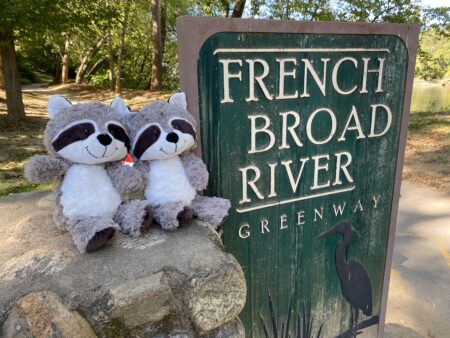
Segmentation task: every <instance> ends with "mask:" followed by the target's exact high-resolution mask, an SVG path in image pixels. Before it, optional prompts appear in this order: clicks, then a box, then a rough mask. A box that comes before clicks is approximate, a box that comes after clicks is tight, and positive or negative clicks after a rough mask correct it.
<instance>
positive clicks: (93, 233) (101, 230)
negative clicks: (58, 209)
mask: <svg viewBox="0 0 450 338" xmlns="http://www.w3.org/2000/svg"><path fill="white" fill-rule="evenodd" d="M116 229H119V226H118V225H117V224H116V223H115V222H114V221H113V220H112V219H108V218H100V217H86V218H81V219H75V220H68V230H69V232H70V233H71V234H72V237H73V241H74V243H75V245H76V246H77V248H78V250H79V251H80V252H92V251H96V250H98V249H100V248H101V247H102V246H104V245H105V244H106V242H108V241H109V240H110V239H111V238H112V236H113V235H114V231H115V230H116Z"/></svg>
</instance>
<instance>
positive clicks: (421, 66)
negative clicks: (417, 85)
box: [416, 27, 450, 81]
mask: <svg viewBox="0 0 450 338" xmlns="http://www.w3.org/2000/svg"><path fill="white" fill-rule="evenodd" d="M444 32H447V33H444V34H443V33H442V32H441V31H440V30H439V29H438V28H436V27H432V28H430V29H429V30H428V31H425V32H422V34H421V36H420V49H419V52H418V57H417V65H416V76H417V77H419V78H422V79H424V80H427V81H436V80H440V79H443V78H444V77H446V76H447V77H448V76H449V75H450V36H449V35H448V31H444Z"/></svg>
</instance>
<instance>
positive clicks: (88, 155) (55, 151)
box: [25, 93, 230, 252]
mask: <svg viewBox="0 0 450 338" xmlns="http://www.w3.org/2000/svg"><path fill="white" fill-rule="evenodd" d="M48 111H49V115H50V121H49V122H48V124H47V127H46V129H45V135H44V144H45V146H46V148H47V151H48V152H49V154H50V155H36V156H34V157H33V158H32V159H31V160H30V162H28V163H27V164H26V166H25V176H26V177H27V179H28V180H29V181H31V182H32V183H35V184H43V183H49V182H53V181H59V182H60V184H59V186H58V187H57V188H56V196H55V209H54V221H55V223H56V225H57V226H58V227H59V228H61V229H63V230H68V231H69V232H70V233H71V234H72V236H73V239H74V242H75V245H76V246H77V248H78V249H79V250H80V251H81V252H92V251H95V250H98V249H100V248H101V247H102V246H103V245H105V243H106V242H107V241H108V240H109V239H110V238H112V236H113V234H114V232H115V230H120V231H122V232H124V233H127V234H129V235H131V236H139V235H140V234H141V233H142V231H144V230H145V229H146V228H148V227H149V226H150V224H151V223H152V220H153V219H155V220H156V221H157V222H158V223H159V224H160V225H161V227H162V228H163V229H166V230H173V229H176V228H177V227H178V226H179V224H180V223H183V222H185V221H186V220H188V219H190V218H192V216H193V215H195V216H197V217H199V218H200V219H202V220H204V221H206V222H208V223H210V224H211V225H213V226H214V227H216V228H217V227H219V226H220V225H221V224H222V223H223V221H224V219H225V217H226V216H227V215H228V210H229V208H230V202H229V201H228V200H226V199H223V198H216V197H204V196H201V195H198V194H197V192H199V191H202V190H203V189H205V187H206V185H207V183H208V171H207V169H206V166H205V164H204V163H203V161H202V160H201V159H200V158H199V157H197V156H195V155H194V154H192V153H190V150H192V149H193V148H194V146H195V141H196V136H197V134H196V123H195V119H194V118H193V116H192V115H191V114H190V113H189V112H188V111H187V109H186V97H185V95H184V93H177V94H174V95H173V96H172V97H171V98H170V99H169V102H168V103H164V102H160V101H157V102H154V103H151V104H148V105H146V106H144V108H143V110H142V111H140V112H130V111H129V109H128V108H127V106H126V105H125V103H124V102H123V101H122V100H121V99H120V98H119V97H116V98H115V99H114V100H113V102H112V103H111V106H108V105H104V104H102V103H87V104H77V105H72V104H71V103H70V102H69V101H68V100H67V99H65V98H63V97H60V96H55V97H52V98H51V99H50V100H49V102H48ZM129 152H131V153H132V154H133V157H134V159H135V165H134V166H133V167H131V166H127V165H123V164H122V162H121V161H122V160H123V159H124V158H125V157H126V156H127V154H128V153H129ZM142 192H143V193H144V196H145V199H142V200H138V199H135V200H128V201H124V199H123V196H124V195H125V194H135V193H142Z"/></svg>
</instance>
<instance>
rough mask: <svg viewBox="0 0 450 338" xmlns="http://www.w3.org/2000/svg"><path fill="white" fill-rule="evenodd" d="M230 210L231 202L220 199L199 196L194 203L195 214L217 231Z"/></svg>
mask: <svg viewBox="0 0 450 338" xmlns="http://www.w3.org/2000/svg"><path fill="white" fill-rule="evenodd" d="M230 208H231V203H230V201H229V200H227V199H225V198H220V197H206V196H197V197H196V198H195V199H194V201H193V202H192V209H193V210H194V214H195V215H196V216H197V217H198V218H200V219H202V220H204V221H205V222H208V223H209V224H211V225H212V226H213V227H214V228H215V229H218V228H220V226H221V225H222V223H223V222H224V220H225V218H226V217H227V216H228V210H229V209H230Z"/></svg>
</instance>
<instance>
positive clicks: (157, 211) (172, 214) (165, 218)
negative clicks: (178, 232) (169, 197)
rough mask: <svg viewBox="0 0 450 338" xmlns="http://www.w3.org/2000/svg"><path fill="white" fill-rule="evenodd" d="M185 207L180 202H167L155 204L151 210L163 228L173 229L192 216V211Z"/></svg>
mask: <svg viewBox="0 0 450 338" xmlns="http://www.w3.org/2000/svg"><path fill="white" fill-rule="evenodd" d="M188 209H190V208H185V205H184V204H183V203H182V202H178V201H176V202H167V203H163V204H160V205H158V206H156V207H155V208H154V210H153V212H154V218H155V220H156V222H157V223H158V224H159V225H161V228H163V229H164V230H175V229H177V228H178V227H179V226H180V223H183V222H184V220H187V219H188V218H189V217H191V218H192V212H191V211H190V210H188Z"/></svg>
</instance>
